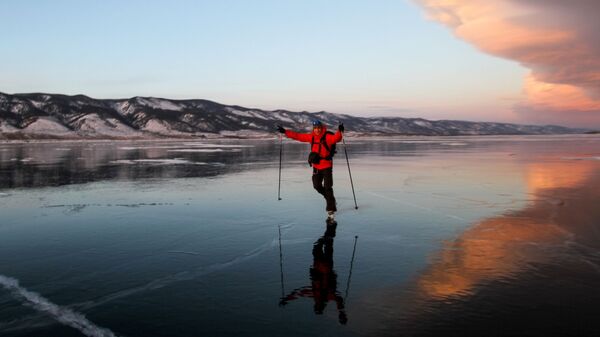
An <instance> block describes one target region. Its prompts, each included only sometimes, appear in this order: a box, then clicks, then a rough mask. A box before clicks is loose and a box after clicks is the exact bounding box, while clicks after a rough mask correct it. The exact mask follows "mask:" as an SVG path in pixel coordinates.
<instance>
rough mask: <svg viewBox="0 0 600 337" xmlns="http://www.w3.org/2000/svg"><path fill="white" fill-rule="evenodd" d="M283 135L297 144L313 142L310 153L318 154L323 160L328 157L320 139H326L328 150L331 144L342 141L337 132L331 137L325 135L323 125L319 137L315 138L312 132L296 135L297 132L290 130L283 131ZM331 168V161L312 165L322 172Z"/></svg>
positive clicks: (330, 135)
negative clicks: (297, 142)
mask: <svg viewBox="0 0 600 337" xmlns="http://www.w3.org/2000/svg"><path fill="white" fill-rule="evenodd" d="M285 135H286V137H288V138H291V139H295V140H297V141H299V142H305V143H310V142H313V145H312V147H311V149H310V151H311V152H317V153H319V156H321V158H325V157H327V156H329V152H328V151H327V149H326V148H325V146H323V144H321V138H322V137H326V138H325V142H326V143H327V146H328V147H329V148H330V149H331V146H332V145H333V144H335V143H337V142H339V141H340V140H342V133H341V132H340V131H339V130H338V132H336V133H335V134H333V135H332V134H327V128H326V127H325V125H323V131H322V132H321V135H320V136H316V135H315V134H314V132H311V133H298V132H294V131H291V130H285ZM313 137H314V141H313ZM319 148H320V151H319ZM332 166H333V162H332V161H331V160H327V159H321V162H320V163H318V164H313V167H314V168H316V169H317V170H323V169H326V168H329V167H332Z"/></svg>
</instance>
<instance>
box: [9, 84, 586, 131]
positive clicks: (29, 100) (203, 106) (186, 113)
mask: <svg viewBox="0 0 600 337" xmlns="http://www.w3.org/2000/svg"><path fill="white" fill-rule="evenodd" d="M315 118H318V119H320V120H322V121H323V122H324V123H326V124H327V125H331V126H336V125H337V124H338V123H340V122H342V123H344V124H345V126H346V130H347V131H349V132H355V133H358V134H375V135H386V134H387V135H431V136H434V135H436V136H438V135H500V134H556V133H580V132H583V131H584V130H580V129H570V128H566V127H561V126H535V125H517V124H506V123H479V122H466V121H450V120H444V121H429V120H425V119H421V118H401V117H369V118H365V117H355V116H350V115H345V114H333V113H328V112H324V111H321V112H313V113H311V112H306V111H303V112H292V111H287V110H274V111H265V110H260V109H250V108H245V107H241V106H237V105H224V104H219V103H216V102H212V101H208V100H202V99H188V100H173V99H164V98H155V97H133V98H129V99H93V98H90V97H87V96H84V95H76V96H67V95H58V94H43V93H31V94H14V95H9V94H3V93H0V137H1V138H88V137H89V138H131V137H144V138H147V137H155V136H161V137H165V136H168V137H219V136H220V137H223V136H230V137H253V136H256V137H260V136H266V135H269V134H270V135H273V132H274V131H275V126H276V125H277V124H281V125H283V126H284V127H289V128H293V129H296V130H297V129H305V128H306V127H307V126H308V125H309V124H310V121H311V120H312V119H315Z"/></svg>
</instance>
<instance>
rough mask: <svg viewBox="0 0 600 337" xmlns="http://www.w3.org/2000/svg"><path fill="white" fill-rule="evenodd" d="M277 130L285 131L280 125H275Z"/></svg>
mask: <svg viewBox="0 0 600 337" xmlns="http://www.w3.org/2000/svg"><path fill="white" fill-rule="evenodd" d="M277 131H279V132H281V133H285V129H284V128H283V127H282V126H281V125H277Z"/></svg>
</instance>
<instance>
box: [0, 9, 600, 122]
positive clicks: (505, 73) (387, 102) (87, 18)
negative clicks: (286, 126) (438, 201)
mask: <svg viewBox="0 0 600 337" xmlns="http://www.w3.org/2000/svg"><path fill="white" fill-rule="evenodd" d="M565 3H567V2H565V1H561V0H371V1H367V0H339V1H321V0H320V1H316V0H302V1H300V0H297V1H296V0H289V1H281V0H253V1H247V0H223V1H158V0H157V1H151V0H146V1H136V0H131V1H115V0H103V1H100V0H97V1H94V0H85V1H84V0H71V1H67V0H54V1H43V0H37V1H35V0H20V1H10V0H2V1H0V31H1V32H3V33H2V39H1V41H2V43H0V92H5V93H26V92H49V93H62V94H69V95H71V94H85V95H88V96H90V97H94V98H128V97H133V96H154V97H163V98H172V99H187V98H202V99H209V100H213V101H217V102H220V103H223V104H235V105H242V106H246V107H254V108H261V109H269V110H273V109H288V110H294V111H322V110H324V111H329V112H334V113H347V114H351V115H356V116H397V117H422V118H427V119H433V120H440V119H458V120H472V121H497V122H515V123H527V124H559V125H568V126H586V127H590V126H593V127H600V43H599V42H600V41H598V38H599V36H600V34H598V33H597V32H600V27H599V24H598V23H596V21H598V20H595V16H596V15H595V14H596V13H599V12H600V1H595V0H574V1H569V2H568V6H566V5H565Z"/></svg>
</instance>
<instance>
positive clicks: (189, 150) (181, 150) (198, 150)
mask: <svg viewBox="0 0 600 337" xmlns="http://www.w3.org/2000/svg"><path fill="white" fill-rule="evenodd" d="M240 151H242V150H240V149H227V150H226V149H176V150H167V152H190V153H191V152H240Z"/></svg>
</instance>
